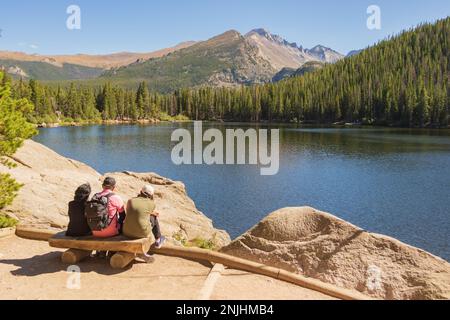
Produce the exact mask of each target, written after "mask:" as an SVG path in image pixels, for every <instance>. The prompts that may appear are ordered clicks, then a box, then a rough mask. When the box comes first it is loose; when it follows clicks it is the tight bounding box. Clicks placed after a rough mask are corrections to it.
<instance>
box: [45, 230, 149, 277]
mask: <svg viewBox="0 0 450 320" xmlns="http://www.w3.org/2000/svg"><path fill="white" fill-rule="evenodd" d="M48 243H49V245H50V246H51V247H53V248H60V249H68V250H67V251H66V252H64V253H63V255H62V257H61V259H62V262H63V263H66V264H76V263H78V262H80V261H82V260H83V259H85V258H87V257H89V256H90V255H91V253H92V251H94V250H96V251H114V252H116V254H114V255H113V256H112V257H111V260H110V264H111V267H113V268H115V269H122V268H125V267H126V266H127V265H129V264H130V263H131V262H132V261H133V260H134V258H135V257H136V255H138V254H146V253H147V252H148V251H149V250H150V247H151V245H152V241H151V239H149V238H147V239H137V240H132V239H129V238H126V237H124V236H117V237H113V238H105V239H102V238H94V237H92V236H89V237H79V238H73V237H67V236H66V235H65V232H61V233H58V234H56V235H54V236H53V237H51V238H49V240H48Z"/></svg>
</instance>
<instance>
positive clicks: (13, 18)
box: [0, 0, 450, 54]
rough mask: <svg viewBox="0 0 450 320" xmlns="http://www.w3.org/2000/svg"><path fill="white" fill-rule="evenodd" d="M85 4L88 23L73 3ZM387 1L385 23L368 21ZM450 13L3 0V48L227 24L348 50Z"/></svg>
mask: <svg viewBox="0 0 450 320" xmlns="http://www.w3.org/2000/svg"><path fill="white" fill-rule="evenodd" d="M72 4H76V5H78V6H79V7H80V8H81V30H72V31H71V30H68V29H67V28H66V19H67V17H68V15H67V13H66V9H67V7H68V6H69V5H72ZM372 4H376V5H378V6H379V7H380V8H381V19H382V20H381V21H382V25H381V26H382V28H381V30H369V29H368V28H367V27H366V20H367V17H368V15H367V13H366V10H367V7H368V6H369V5H372ZM449 15H450V1H449V0H342V1H337V0H321V1H311V0H308V1H302V0H276V1H275V0H271V1H269V0H227V1H223V0H128V1H124V0H110V1H106V0H71V1H66V0H40V1H35V0H14V1H8V2H6V3H5V2H4V3H2V4H1V9H0V29H1V30H2V32H1V37H0V50H12V51H25V52H28V53H40V54H74V53H90V54H99V53H111V52H120V51H134V52H148V51H154V50H157V49H161V48H165V47H169V46H173V45H175V44H177V43H179V42H182V41H186V40H205V39H208V38H210V37H212V36H214V35H217V34H220V33H222V32H224V31H227V30H230V29H235V30H237V31H239V32H241V33H246V32H248V31H249V30H251V29H253V28H257V27H263V28H266V29H268V30H270V31H271V32H272V33H276V34H279V35H281V36H283V37H284V38H286V39H287V40H289V41H291V42H297V43H298V44H301V45H303V46H304V47H307V48H311V47H313V46H314V45H316V44H322V45H325V46H328V47H332V48H333V49H335V50H338V51H340V52H342V53H347V52H348V51H350V50H352V49H359V48H364V47H366V46H368V45H370V44H373V43H375V42H376V41H378V40H380V39H383V38H385V37H386V36H388V35H390V34H393V33H398V32H400V31H401V30H403V29H406V28H410V27H412V26H415V25H417V24H418V23H420V22H424V21H434V20H436V19H439V18H444V17H446V16H449Z"/></svg>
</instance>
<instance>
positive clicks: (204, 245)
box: [188, 238, 216, 250]
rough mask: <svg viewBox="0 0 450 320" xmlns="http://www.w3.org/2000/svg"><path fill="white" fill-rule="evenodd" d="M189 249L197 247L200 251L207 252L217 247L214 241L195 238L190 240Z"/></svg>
mask: <svg viewBox="0 0 450 320" xmlns="http://www.w3.org/2000/svg"><path fill="white" fill-rule="evenodd" d="M188 246H189V247H197V248H200V249H207V250H214V249H215V247H216V245H215V244H214V241H213V240H211V239H210V240H206V239H201V238H195V239H193V240H190V241H189V243H188Z"/></svg>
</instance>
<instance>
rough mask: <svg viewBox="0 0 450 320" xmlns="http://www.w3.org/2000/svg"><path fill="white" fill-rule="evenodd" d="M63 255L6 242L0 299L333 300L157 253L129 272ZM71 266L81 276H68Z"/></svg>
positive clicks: (0, 254)
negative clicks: (72, 261) (71, 261)
mask: <svg viewBox="0 0 450 320" xmlns="http://www.w3.org/2000/svg"><path fill="white" fill-rule="evenodd" d="M61 252H62V250H58V249H54V248H50V247H49V246H48V244H47V243H46V242H39V241H32V240H25V239H20V238H17V237H15V236H13V237H10V238H6V239H0V288H1V290H0V299H1V300H6V299H17V300H24V299H32V300H38V299H49V300H59V299H64V300H67V299H69V300H79V299H88V300H108V299H121V300H123V299H125V300H128V299H145V300H165V299H175V300H178V299H183V300H184V299H187V300H192V299H194V300H195V299H199V297H202V298H203V299H220V300H241V299H262V300H323V299H332V298H331V297H328V296H326V295H324V294H321V293H319V292H315V291H312V290H309V289H305V288H301V287H298V286H295V285H292V284H289V283H286V282H283V281H279V280H275V279H272V278H268V277H265V276H260V275H254V274H249V273H247V272H242V271H238V270H230V269H225V270H224V271H223V272H222V273H221V274H219V276H217V277H214V280H213V281H211V280H212V279H211V277H210V278H208V276H209V275H210V272H211V268H212V267H213V266H212V265H211V264H209V263H203V262H198V261H191V260H186V259H181V258H174V257H166V256H161V255H157V256H155V259H154V262H152V263H148V264H147V263H143V262H139V261H136V262H134V263H133V264H132V265H131V266H130V267H128V268H127V269H125V270H114V269H112V268H111V267H110V266H109V263H108V261H107V260H105V259H100V258H89V259H87V260H86V261H83V262H82V263H80V264H79V265H77V266H67V265H64V264H63V263H62V262H61V260H60V257H61ZM69 267H70V269H69V271H72V270H75V271H78V270H79V273H73V272H68V268H69ZM211 274H212V273H211ZM208 279H209V280H208ZM207 280H208V281H207ZM205 286H206V287H207V288H206V290H205ZM205 292H207V296H206V297H205Z"/></svg>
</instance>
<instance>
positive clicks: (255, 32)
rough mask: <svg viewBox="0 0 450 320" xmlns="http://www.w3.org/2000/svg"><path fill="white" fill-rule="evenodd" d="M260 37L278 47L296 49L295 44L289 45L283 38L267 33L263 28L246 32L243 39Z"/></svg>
mask: <svg viewBox="0 0 450 320" xmlns="http://www.w3.org/2000/svg"><path fill="white" fill-rule="evenodd" d="M255 35H257V36H260V37H263V38H266V39H267V40H269V41H271V42H274V43H277V44H279V45H282V46H288V47H293V48H298V47H297V44H296V43H290V42H288V41H287V40H285V39H284V38H283V37H281V36H279V35H277V34H273V33H271V32H270V31H268V30H267V29H264V28H256V29H253V30H251V31H250V32H248V33H247V34H246V35H245V37H246V38H250V37H252V36H255Z"/></svg>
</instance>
